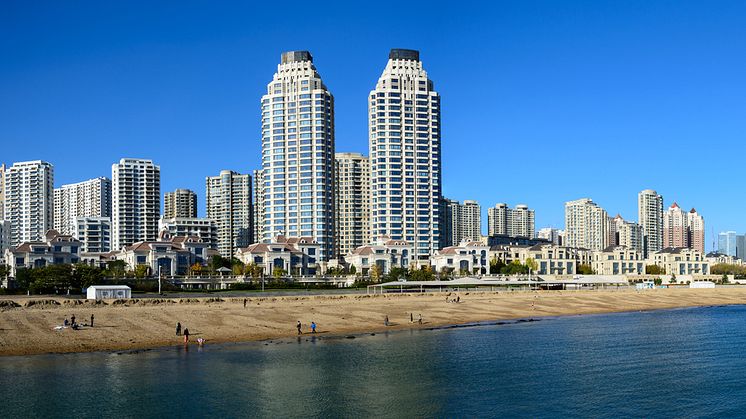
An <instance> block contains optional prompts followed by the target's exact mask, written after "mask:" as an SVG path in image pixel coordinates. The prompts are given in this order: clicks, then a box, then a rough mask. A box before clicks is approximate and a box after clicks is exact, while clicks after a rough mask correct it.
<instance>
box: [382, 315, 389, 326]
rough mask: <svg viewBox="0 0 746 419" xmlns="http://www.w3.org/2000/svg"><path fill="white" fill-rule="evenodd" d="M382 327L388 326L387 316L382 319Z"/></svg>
mask: <svg viewBox="0 0 746 419" xmlns="http://www.w3.org/2000/svg"><path fill="white" fill-rule="evenodd" d="M383 325H384V326H388V325H389V316H388V315H386V317H384V319H383Z"/></svg>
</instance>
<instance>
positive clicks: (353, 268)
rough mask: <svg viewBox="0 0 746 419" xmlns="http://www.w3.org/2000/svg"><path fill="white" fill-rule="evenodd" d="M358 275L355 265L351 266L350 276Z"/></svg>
mask: <svg viewBox="0 0 746 419" xmlns="http://www.w3.org/2000/svg"><path fill="white" fill-rule="evenodd" d="M356 273H357V268H356V267H355V265H350V275H355V274H356Z"/></svg>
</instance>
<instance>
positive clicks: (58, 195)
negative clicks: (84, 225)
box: [54, 177, 111, 240]
mask: <svg viewBox="0 0 746 419" xmlns="http://www.w3.org/2000/svg"><path fill="white" fill-rule="evenodd" d="M78 217H105V218H108V219H111V180H110V179H108V178H105V177H99V178H95V179H90V180H86V181H84V182H78V183H73V184H69V185H62V186H60V187H59V188H55V190H54V229H55V230H57V232H58V233H60V234H62V235H72V234H73V230H75V228H76V227H75V226H76V224H77V218H78ZM78 240H82V239H81V238H80V237H78Z"/></svg>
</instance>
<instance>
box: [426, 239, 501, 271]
mask: <svg viewBox="0 0 746 419" xmlns="http://www.w3.org/2000/svg"><path fill="white" fill-rule="evenodd" d="M489 250H490V247H489V246H487V245H486V244H484V243H482V242H475V241H462V242H461V243H460V244H459V245H458V246H449V247H446V248H443V249H441V250H439V251H438V252H436V253H435V255H434V256H433V257H432V258H431V263H432V266H433V269H434V270H435V272H443V271H444V269H445V270H446V271H447V272H454V273H457V274H459V273H467V274H487V273H488V269H489V260H488V259H487V255H488V253H489Z"/></svg>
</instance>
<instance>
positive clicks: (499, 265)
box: [490, 256, 505, 275]
mask: <svg viewBox="0 0 746 419" xmlns="http://www.w3.org/2000/svg"><path fill="white" fill-rule="evenodd" d="M504 267H505V262H503V261H502V260H501V259H498V258H497V256H493V257H492V259H491V260H490V274H492V275H497V274H499V273H500V272H502V269H503V268H504Z"/></svg>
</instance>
